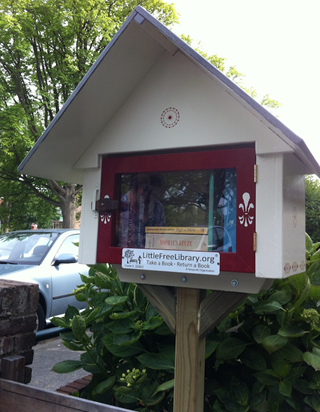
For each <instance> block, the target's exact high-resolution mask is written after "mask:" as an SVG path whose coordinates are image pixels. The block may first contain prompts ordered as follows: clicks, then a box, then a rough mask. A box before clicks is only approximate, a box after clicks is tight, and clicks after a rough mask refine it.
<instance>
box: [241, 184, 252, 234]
mask: <svg viewBox="0 0 320 412" xmlns="http://www.w3.org/2000/svg"><path fill="white" fill-rule="evenodd" d="M242 199H243V203H240V205H239V208H240V209H242V212H243V215H242V216H239V220H240V223H241V224H242V225H243V224H244V226H245V227H247V226H248V225H251V224H252V222H253V219H254V216H250V214H249V212H250V210H251V209H254V205H253V203H249V202H250V195H249V193H247V192H245V193H244V194H243V195H242Z"/></svg>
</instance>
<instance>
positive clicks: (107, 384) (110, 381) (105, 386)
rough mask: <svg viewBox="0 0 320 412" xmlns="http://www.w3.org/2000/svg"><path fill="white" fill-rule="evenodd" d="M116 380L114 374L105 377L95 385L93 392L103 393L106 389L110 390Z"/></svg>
mask: <svg viewBox="0 0 320 412" xmlns="http://www.w3.org/2000/svg"><path fill="white" fill-rule="evenodd" d="M115 382H116V377H115V375H113V376H110V378H108V379H105V380H104V381H102V382H100V383H99V384H98V385H97V386H96V387H95V392H96V393H105V392H107V391H108V390H110V389H111V388H112V387H113V385H114V384H115Z"/></svg>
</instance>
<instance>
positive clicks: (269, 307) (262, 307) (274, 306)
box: [253, 301, 282, 315]
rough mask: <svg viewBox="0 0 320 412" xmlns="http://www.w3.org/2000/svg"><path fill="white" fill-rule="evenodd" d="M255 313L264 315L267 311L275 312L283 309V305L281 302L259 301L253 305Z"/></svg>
mask: <svg viewBox="0 0 320 412" xmlns="http://www.w3.org/2000/svg"><path fill="white" fill-rule="evenodd" d="M253 309H254V311H255V313H257V314H260V315H263V314H265V313H275V312H277V311H278V310H281V309H282V305H281V303H279V302H275V301H272V302H267V303H266V302H258V303H256V304H254V305H253Z"/></svg>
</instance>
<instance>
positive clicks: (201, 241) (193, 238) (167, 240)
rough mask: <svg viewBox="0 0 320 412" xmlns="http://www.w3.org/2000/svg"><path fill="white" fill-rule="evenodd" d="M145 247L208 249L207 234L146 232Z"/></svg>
mask: <svg viewBox="0 0 320 412" xmlns="http://www.w3.org/2000/svg"><path fill="white" fill-rule="evenodd" d="M145 247H146V249H168V250H170V249H171V250H198V251H202V252H204V251H208V235H203V234H202V235H201V234H200V235H188V234H184V233H182V234H177V233H175V234H172V233H147V234H146V243H145Z"/></svg>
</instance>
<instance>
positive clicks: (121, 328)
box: [107, 318, 135, 334]
mask: <svg viewBox="0 0 320 412" xmlns="http://www.w3.org/2000/svg"><path fill="white" fill-rule="evenodd" d="M107 326H108V329H110V330H111V332H112V333H115V334H117V333H121V334H123V333H130V332H132V331H133V330H134V328H135V324H134V322H133V321H132V320H131V319H127V318H126V319H119V320H116V321H114V322H111V323H109V324H108V325H107Z"/></svg>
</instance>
